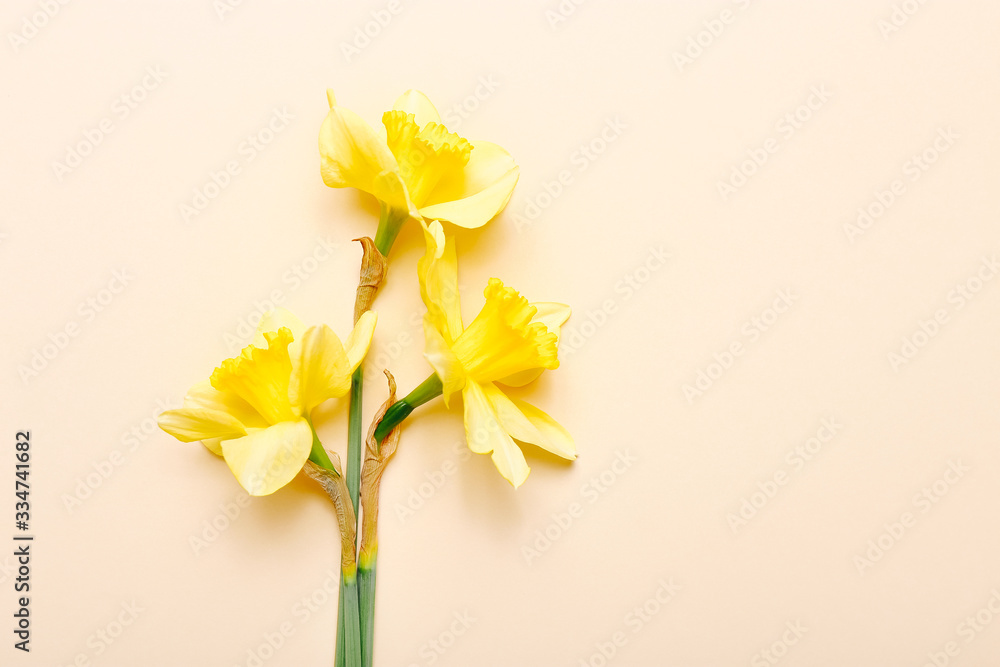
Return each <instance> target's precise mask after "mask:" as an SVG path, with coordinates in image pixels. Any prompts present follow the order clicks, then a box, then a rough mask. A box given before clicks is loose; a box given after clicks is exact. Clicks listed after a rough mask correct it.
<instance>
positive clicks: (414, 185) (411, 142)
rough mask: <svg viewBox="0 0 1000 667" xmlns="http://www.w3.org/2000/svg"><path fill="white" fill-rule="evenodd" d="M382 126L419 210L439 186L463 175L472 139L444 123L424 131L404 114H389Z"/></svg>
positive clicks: (430, 125) (428, 125)
mask: <svg viewBox="0 0 1000 667" xmlns="http://www.w3.org/2000/svg"><path fill="white" fill-rule="evenodd" d="M382 124H383V125H385V130H386V141H387V143H388V145H389V150H390V151H392V154H393V155H394V156H395V157H396V162H398V163H399V171H400V174H401V175H402V177H403V182H404V183H406V188H407V190H409V192H410V199H411V200H413V203H414V204H416V206H417V207H418V208H419V207H420V206H422V205H423V204H424V203H425V202H426V201H427V199H428V197H429V196H430V194H431V192H432V191H433V190H434V188H435V187H436V186H437V185H438V183H440V182H442V181H448V180H450V179H454V178H460V177H461V176H462V172H463V170H464V169H465V165H466V164H468V162H469V155H470V154H471V153H472V148H473V146H472V144H470V143H469V142H468V140H466V139H463V138H462V137H460V136H458V135H457V134H455V133H454V132H449V131H448V129H447V128H446V127H445V126H444V125H441V124H440V123H433V122H431V123H427V124H426V125H424V126H423V128H421V127H419V126H418V125H417V123H416V121H415V120H414V119H413V114H408V113H406V112H403V111H386V112H385V113H384V114H383V115H382Z"/></svg>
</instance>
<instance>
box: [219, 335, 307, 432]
mask: <svg viewBox="0 0 1000 667" xmlns="http://www.w3.org/2000/svg"><path fill="white" fill-rule="evenodd" d="M264 339H265V340H266V341H267V348H266V349H265V348H259V347H256V346H254V345H247V346H246V347H245V348H243V351H242V352H240V356H238V357H233V358H232V359H226V360H225V361H223V362H222V364H221V365H220V366H219V367H218V368H216V369H215V370H214V371H212V377H211V378H210V379H211V382H212V386H213V387H215V388H216V389H218V390H219V391H231V392H233V393H234V394H236V395H237V396H239V397H240V398H242V399H243V400H244V401H246V402H247V403H249V404H250V405H251V406H252V407H253V409H254V410H256V411H257V412H258V413H260V415H261V416H262V417H263V418H264V419H266V420H267V422H268V423H269V424H277V423H278V422H282V421H288V420H292V419H295V418H296V417H297V416H298V415H296V414H295V411H294V410H293V409H292V406H291V403H290V401H289V399H288V387H289V382H290V379H291V375H292V362H291V359H290V358H289V356H288V344H289V343H291V342H292V332H291V330H290V329H288V327H281V328H280V329H278V330H277V331H270V332H266V333H265V334H264Z"/></svg>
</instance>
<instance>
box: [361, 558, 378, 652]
mask: <svg viewBox="0 0 1000 667" xmlns="http://www.w3.org/2000/svg"><path fill="white" fill-rule="evenodd" d="M365 560H366V559H364V558H362V559H361V562H360V563H359V566H358V611H359V612H360V613H361V623H360V626H361V664H362V667H372V655H373V650H372V649H373V647H374V644H375V561H376V557H375V556H372V558H371V562H369V563H365V562H364V561H365Z"/></svg>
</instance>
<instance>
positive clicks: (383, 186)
mask: <svg viewBox="0 0 1000 667" xmlns="http://www.w3.org/2000/svg"><path fill="white" fill-rule="evenodd" d="M372 194H373V195H375V198H376V199H378V200H379V201H381V202H385V204H386V205H387V206H388V207H389V208H391V209H395V210H397V211H406V213H407V214H408V215H409V216H410V217H411V218H417V219H419V218H420V211H418V210H417V207H416V206H414V204H413V202H412V201H411V200H410V193H409V192H408V191H407V189H406V184H405V183H404V182H403V177H402V176H401V175H400V174H399V172H398V171H383V172H382V173H381V174H379V175H378V176H376V177H375V180H374V182H373V183H372Z"/></svg>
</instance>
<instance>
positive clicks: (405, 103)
mask: <svg viewBox="0 0 1000 667" xmlns="http://www.w3.org/2000/svg"><path fill="white" fill-rule="evenodd" d="M392 108H393V109H394V110H395V111H402V112H404V113H412V114H413V119H414V121H416V123H417V125H419V126H420V127H423V126H424V125H426V124H427V123H440V122H441V114H439V113H438V110H437V107H435V106H434V104H433V103H432V102H431V101H430V99H429V98H428V97H427V96H426V95H424V94H423V93H422V92H420V91H419V90H413V89H412V88H411V89H410V90H408V91H406V92H405V93H403V94H402V95H400V96H399V97H398V98H397V99H396V103H395V104H393V105H392Z"/></svg>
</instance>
